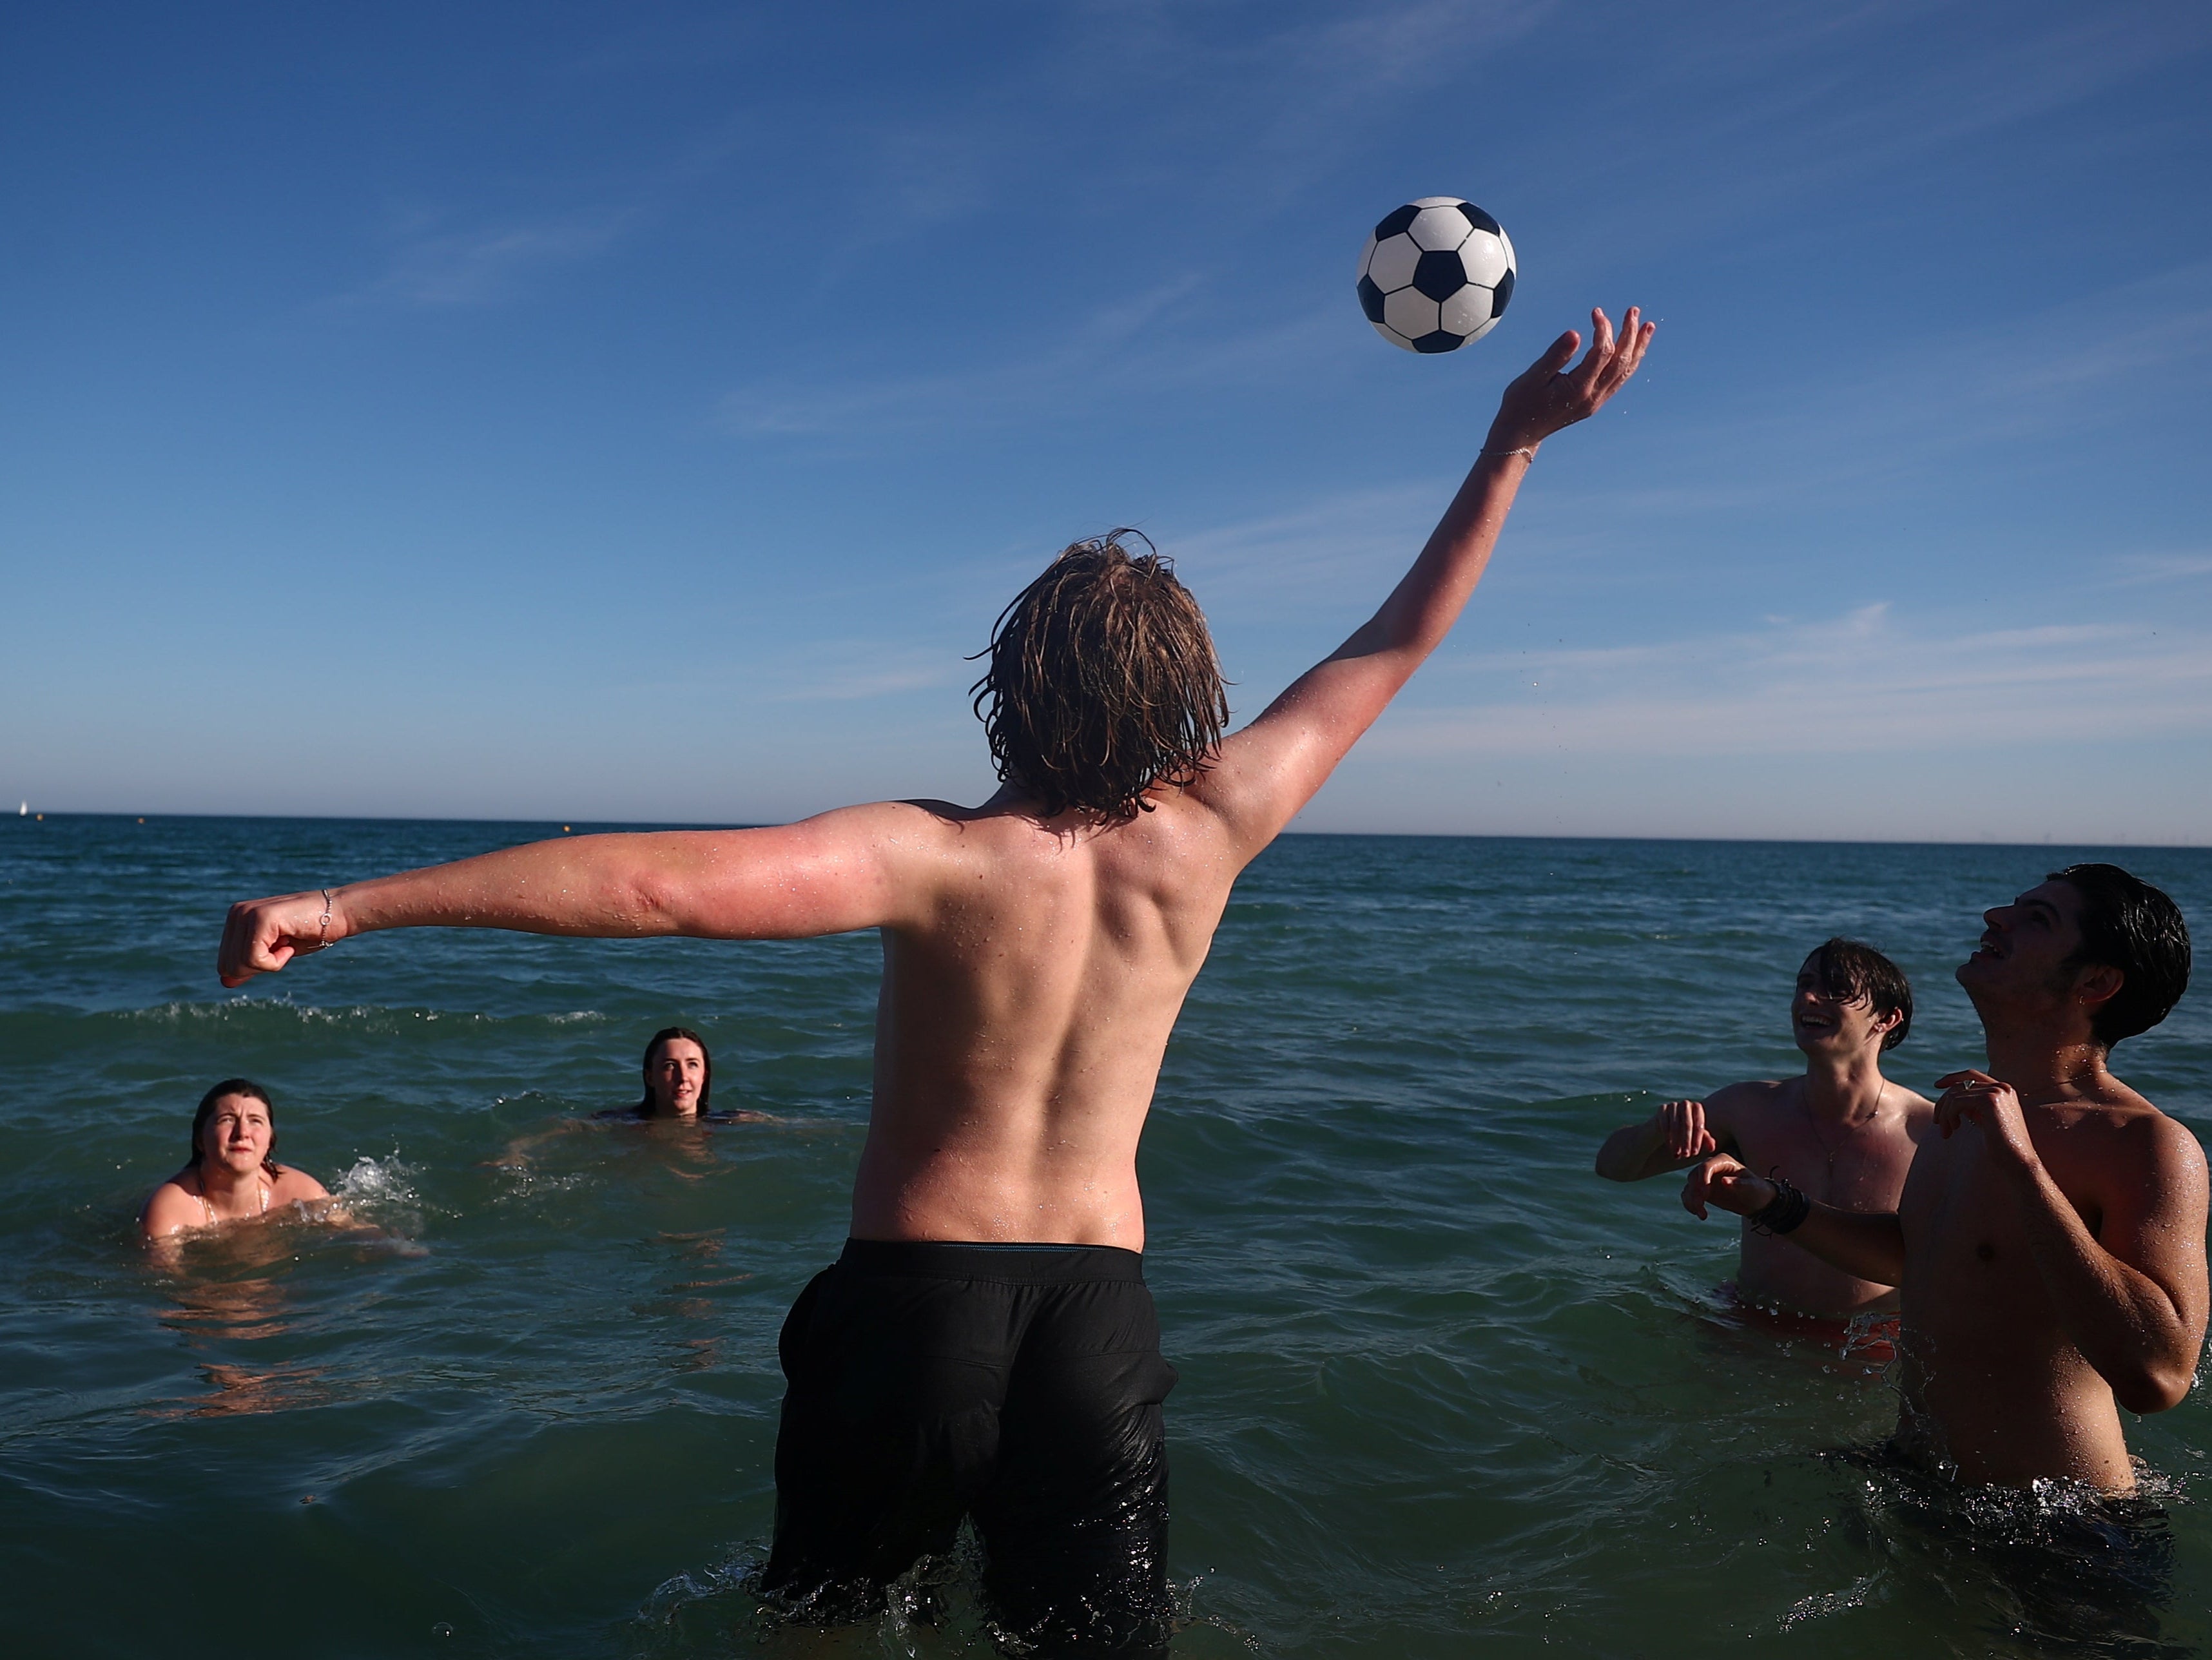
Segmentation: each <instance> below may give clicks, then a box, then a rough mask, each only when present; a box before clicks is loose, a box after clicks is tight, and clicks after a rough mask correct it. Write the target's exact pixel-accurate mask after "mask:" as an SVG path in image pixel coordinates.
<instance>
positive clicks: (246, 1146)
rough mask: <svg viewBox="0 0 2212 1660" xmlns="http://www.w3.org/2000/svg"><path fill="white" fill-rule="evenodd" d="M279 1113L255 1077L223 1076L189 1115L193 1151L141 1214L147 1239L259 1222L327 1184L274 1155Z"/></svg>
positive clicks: (318, 1193) (320, 1194) (322, 1192)
mask: <svg viewBox="0 0 2212 1660" xmlns="http://www.w3.org/2000/svg"><path fill="white" fill-rule="evenodd" d="M275 1154H276V1110H275V1109H274V1108H273V1107H271V1106H270V1104H269V1092H268V1091H267V1090H265V1089H264V1088H263V1087H261V1086H260V1085H259V1084H258V1083H255V1082H254V1081H252V1079H251V1078H225V1079H224V1080H223V1081H222V1082H221V1083H219V1084H217V1085H216V1087H214V1088H212V1089H210V1090H209V1091H208V1093H207V1094H204V1095H203V1096H202V1097H201V1098H200V1106H199V1111H198V1112H196V1113H194V1114H193V1115H192V1156H191V1160H190V1161H189V1162H188V1163H186V1165H185V1167H184V1168H183V1169H182V1170H179V1172H177V1173H176V1174H175V1175H173V1176H172V1177H170V1178H169V1179H168V1180H167V1181H166V1182H163V1183H162V1184H161V1186H159V1187H157V1188H155V1190H154V1194H153V1197H151V1198H149V1199H148V1200H147V1201H146V1209H145V1210H144V1212H143V1214H142V1215H140V1216H139V1219H138V1227H139V1229H140V1231H141V1232H143V1233H144V1234H145V1236H146V1237H147V1238H148V1239H162V1238H166V1237H167V1236H168V1235H170V1234H173V1233H183V1232H185V1230H187V1229H190V1228H207V1227H218V1226H221V1225H222V1224H224V1223H227V1222H249V1221H261V1220H263V1219H264V1217H267V1216H269V1215H272V1214H274V1213H275V1212H276V1211H279V1210H282V1209H286V1208H287V1207H289V1206H293V1205H296V1204H298V1203H301V1201H303V1200H309V1199H327V1198H329V1197H331V1196H330V1190H329V1189H327V1188H325V1186H324V1185H323V1184H321V1183H320V1182H319V1181H317V1180H316V1179H315V1178H313V1176H310V1175H308V1174H307V1172H305V1171H301V1170H295V1169H293V1168H292V1167H291V1166H288V1165H280V1164H278V1163H277V1162H276V1158H275V1156H274V1155H275Z"/></svg>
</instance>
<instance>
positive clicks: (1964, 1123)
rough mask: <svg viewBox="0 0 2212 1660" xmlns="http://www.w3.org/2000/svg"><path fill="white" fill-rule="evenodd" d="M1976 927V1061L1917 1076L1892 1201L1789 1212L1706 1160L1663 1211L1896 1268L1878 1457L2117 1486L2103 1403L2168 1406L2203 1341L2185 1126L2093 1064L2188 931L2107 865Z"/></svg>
mask: <svg viewBox="0 0 2212 1660" xmlns="http://www.w3.org/2000/svg"><path fill="white" fill-rule="evenodd" d="M1984 920H1985V921H1986V922H1987V924H1988V929H1987V931H1986V932H1984V934H1983V936H1982V942H1981V948H1979V949H1978V950H1977V951H1976V952H1975V953H1974V954H1973V955H1972V956H1971V957H1969V958H1968V959H1967V960H1966V961H1965V962H1963V963H1961V964H1960V966H1959V970H1958V978H1959V984H1960V985H1962V986H1964V987H1965V988H1966V995H1967V996H1968V997H1971V998H1972V1000H1973V1003H1974V1009H1975V1012H1976V1013H1977V1014H1978V1015H1980V1016H1981V1019H1982V1031H1983V1034H1984V1038H1985V1039H1986V1040H1987V1044H1988V1049H1989V1068H1988V1069H1987V1070H1986V1071H1980V1070H1973V1069H1968V1070H1964V1071H1959V1072H1954V1073H1952V1074H1951V1075H1949V1076H1948V1077H1944V1078H1939V1079H1937V1080H1936V1082H1937V1084H1938V1085H1939V1086H1940V1087H1942V1089H1943V1090H1944V1092H1945V1093H1944V1094H1943V1095H1942V1098H1941V1099H1939V1100H1937V1101H1936V1129H1937V1130H1938V1131H1939V1132H1940V1133H1939V1134H1938V1135H1937V1136H1931V1137H1930V1138H1929V1139H1928V1140H1927V1142H1925V1143H1923V1146H1922V1148H1921V1150H1920V1154H1919V1156H1918V1157H1917V1158H1916V1159H1915V1160H1913V1163H1912V1169H1911V1173H1910V1174H1909V1175H1908V1176H1907V1178H1905V1193H1904V1197H1903V1198H1902V1199H1901V1200H1900V1201H1899V1205H1898V1208H1897V1209H1896V1210H1895V1211H1894V1212H1892V1213H1890V1214H1887V1215H1853V1214H1852V1213H1850V1212H1848V1211H1844V1210H1838V1209H1833V1208H1832V1207H1830V1206H1828V1205H1825V1204H1820V1203H1812V1204H1811V1205H1810V1206H1809V1209H1808V1208H1806V1207H1805V1206H1804V1205H1803V1204H1802V1203H1801V1202H1800V1201H1798V1200H1796V1199H1795V1198H1794V1197H1792V1196H1791V1195H1790V1193H1789V1192H1788V1191H1787V1190H1784V1188H1782V1187H1780V1186H1778V1184H1775V1183H1773V1182H1771V1181H1768V1180H1765V1178H1762V1177H1760V1176H1759V1175H1756V1174H1754V1173H1753V1172H1751V1171H1749V1170H1747V1169H1746V1168H1745V1167H1744V1166H1743V1165H1742V1164H1741V1162H1740V1161H1739V1160H1735V1159H1734V1158H1731V1157H1729V1155H1728V1154H1715V1155H1714V1156H1713V1157H1711V1158H1710V1159H1707V1160H1705V1162H1704V1163H1703V1164H1702V1165H1700V1166H1699V1167H1698V1168H1697V1169H1696V1170H1695V1171H1693V1172H1691V1176H1690V1181H1689V1184H1688V1187H1687V1188H1686V1190H1685V1192H1684V1202H1685V1203H1689V1204H1691V1205H1692V1207H1693V1208H1698V1207H1700V1206H1702V1205H1704V1204H1715V1205H1718V1206H1719V1207H1720V1208H1721V1209H1723V1210H1729V1211H1733V1212H1735V1214H1736V1215H1740V1216H1741V1215H1758V1216H1761V1217H1763V1218H1765V1221H1766V1222H1767V1224H1768V1225H1769V1226H1771V1227H1773V1229H1774V1231H1775V1232H1777V1233H1785V1232H1786V1233H1787V1234H1788V1237H1789V1238H1790V1240H1791V1241H1792V1242H1793V1243H1795V1244H1797V1245H1802V1246H1803V1247H1804V1248H1805V1249H1806V1250H1807V1251H1811V1252H1812V1253H1814V1255H1816V1256H1818V1257H1821V1258H1823V1259H1824V1260H1826V1261H1827V1262H1829V1263H1832V1264H1834V1265H1835V1266H1836V1267H1838V1268H1839V1269H1843V1270H1844V1271H1845V1272H1846V1273H1850V1274H1855V1275H1858V1276H1859V1277H1860V1278H1862V1279H1868V1280H1877V1281H1895V1282H1896V1283H1897V1285H1898V1286H1899V1288H1900V1289H1901V1290H1902V1291H1903V1293H1904V1303H1903V1314H1902V1319H1903V1325H1904V1335H1903V1338H1902V1340H1901V1342H1900V1344H1899V1348H1900V1349H1901V1364H1900V1366H1899V1372H1900V1373H1901V1374H1902V1376H1901V1378H1900V1379H1899V1381H1900V1384H1901V1385H1902V1390H1903V1394H1904V1412H1903V1415H1902V1417H1901V1418H1900V1420H1899V1424H1898V1432H1897V1439H1896V1443H1895V1445H1896V1448H1897V1450H1898V1451H1899V1452H1900V1453H1902V1454H1904V1455H1905V1456H1906V1457H1910V1458H1911V1459H1913V1460H1914V1461H1915V1462H1917V1463H1920V1464H1922V1465H1923V1466H1924V1467H1928V1468H1930V1469H1936V1470H1940V1471H1943V1472H1945V1473H1947V1474H1950V1475H1954V1477H1955V1479H1956V1480H1958V1481H1961V1482H1971V1483H1976V1484H1995V1485H1997V1486H2001V1487H2030V1486H2032V1485H2033V1483H2034V1482H2035V1481H2038V1480H2039V1479H2041V1478H2045V1477H2062V1478H2066V1479H2069V1480H2072V1481H2081V1482H2083V1483H2085V1484H2087V1486H2089V1487H2093V1488H2096V1489H2099V1490H2100V1491H2102V1492H2105V1493H2128V1492H2130V1491H2131V1490H2132V1489H2133V1488H2134V1487H2135V1484H2136V1477H2135V1470H2134V1468H2133V1466H2132V1465H2131V1464H2130V1462H2129V1458H2128V1448H2127V1442H2126V1440H2125V1439H2124V1437H2123V1436H2122V1434H2121V1433H2120V1409H2122V1408H2125V1409H2127V1410H2128V1411H2130V1412H2163V1411H2165V1410H2166V1409H2167V1408H2169V1407H2172V1406H2174V1405H2177V1404H2179V1402H2180V1400H2181V1398H2182V1396H2185V1395H2186V1394H2187V1393H2188V1392H2189V1386H2190V1384H2191V1381H2192V1380H2193V1378H2194V1376H2195V1372H2196V1367H2197V1354H2198V1351H2199V1350H2200V1349H2201V1348H2203V1342H2204V1320H2205V1301H2206V1286H2205V1263H2204V1222H2205V1172H2204V1153H2203V1148H2200V1147H2199V1146H2198V1145H2197V1138H2196V1137H2195V1136H2192V1135H2191V1134H2190V1132H2189V1131H2188V1130H2186V1129H2185V1128H2183V1127H2182V1126H2181V1125H2180V1124H2176V1123H2175V1122H2174V1121H2173V1120H2172V1119H2171V1118H2167V1117H2166V1115H2165V1114H2164V1113H2162V1112H2160V1111H2159V1110H2158V1109H2157V1108H2156V1107H2154V1106H2152V1105H2151V1104H2150V1103H2149V1102H2148V1101H2147V1100H2144V1099H2143V1098H2142V1096H2141V1095H2138V1094H2136V1092H2135V1091H2134V1090H2132V1089H2130V1088H2129V1087H2127V1086H2126V1085H2125V1084H2124V1083H2122V1082H2121V1081H2119V1080H2118V1078H2115V1077H2114V1076H2113V1075H2112V1074H2111V1073H2110V1072H2109V1071H2107V1070H2106V1060H2107V1057H2108V1056H2109V1054H2110V1051H2111V1050H2112V1045H2114V1044H2116V1043H2118V1042H2119V1041H2120V1039H2123V1038H2130V1037H2133V1036H2134V1035H2135V1034H2136V1033H2138V1032H2144V1031H2148V1030H2149V1028H2150V1027H2154V1026H2155V1025H2157V1024H2158V1023H2159V1021H2162V1020H2164V1019H2165V1018H2166V1013H2167V1011H2168V1010H2169V1009H2172V1007H2173V1005H2174V1003H2176V1002H2177V1001H2178V1000H2179V997H2180V996H2181V993H2182V991H2183V990H2184V989H2185V987H2186V986H2187V985H2188V984H2189V930H2188V929H2187V928H2186V927H2185V925H2184V924H2183V922H2182V919H2181V912H2179V910H2178V909H2176V908H2175V906H2174V904H2173V901H2172V900H2170V899H2168V898H2167V897H2166V895H2165V894H2161V893H2160V892H2159V891H2158V889H2156V888H2152V887H2149V886H2148V885H2147V884H2146V883H2144V882H2142V881H2138V880H2136V878H2135V877H2134V876H2131V875H2129V874H2128V873H2127V872H2126V871H2124V870H2122V869H2119V868H2118V867H2117V866H2115V865H2110V864H2077V865H2070V866H2069V867H2068V868H2067V869H2063V870H2060V871H2057V872H2055V873H2054V874H2053V875H2051V877H2050V878H2049V880H2047V881H2045V882H2044V883H2043V884H2042V885H2041V886H2040V887H2038V888H2033V889H2031V890H2029V891H2028V892H2027V893H2026V894H2021V896H2020V898H2018V899H2017V900H2014V901H2013V902H2012V903H2011V904H2010V905H2001V906H1997V907H1996V909H1995V910H1992V911H1989V912H1984Z"/></svg>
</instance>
